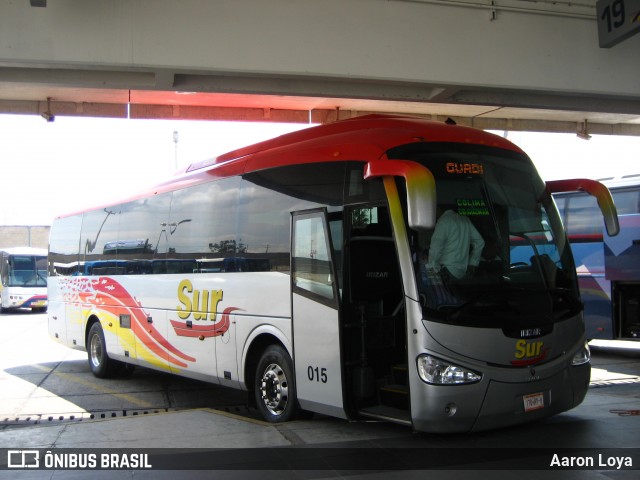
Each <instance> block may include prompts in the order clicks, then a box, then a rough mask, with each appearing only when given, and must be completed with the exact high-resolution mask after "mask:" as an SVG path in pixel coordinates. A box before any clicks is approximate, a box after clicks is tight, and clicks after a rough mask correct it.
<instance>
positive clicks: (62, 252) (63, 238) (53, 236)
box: [49, 215, 82, 276]
mask: <svg viewBox="0 0 640 480" xmlns="http://www.w3.org/2000/svg"><path fill="white" fill-rule="evenodd" d="M81 226H82V216H81V215H76V216H73V217H66V218H60V219H58V220H56V221H55V222H54V223H53V225H52V226H51V233H50V235H49V275H51V276H55V275H75V274H77V272H78V255H79V251H80V250H79V245H80V244H79V239H80V228H81Z"/></svg>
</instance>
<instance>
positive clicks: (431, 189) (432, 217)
mask: <svg viewBox="0 0 640 480" xmlns="http://www.w3.org/2000/svg"><path fill="white" fill-rule="evenodd" d="M387 176H395V177H404V179H405V181H406V184H407V216H408V217H409V219H408V220H409V226H410V227H411V228H413V229H416V230H429V229H432V228H434V226H435V224H436V182H435V180H434V178H433V174H432V173H431V171H430V170H429V169H428V168H426V167H424V166H422V165H420V164H419V163H416V162H412V161H409V160H388V159H386V157H385V158H384V159H383V160H378V161H371V162H369V163H368V164H367V167H366V169H365V173H364V178H365V179H367V178H373V177H387Z"/></svg>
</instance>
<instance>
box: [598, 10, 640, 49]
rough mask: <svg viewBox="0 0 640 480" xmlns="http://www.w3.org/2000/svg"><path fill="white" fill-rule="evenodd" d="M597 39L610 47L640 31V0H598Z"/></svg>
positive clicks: (605, 46)
mask: <svg viewBox="0 0 640 480" xmlns="http://www.w3.org/2000/svg"><path fill="white" fill-rule="evenodd" d="M596 10H597V14H598V40H599V42H600V47H601V48H610V47H613V46H614V45H617V44H618V43H620V42H622V41H623V40H626V39H627V38H629V37H630V36H632V35H634V34H636V33H638V32H640V0H598V3H596Z"/></svg>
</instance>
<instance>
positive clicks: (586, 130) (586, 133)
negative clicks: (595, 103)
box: [576, 118, 591, 140]
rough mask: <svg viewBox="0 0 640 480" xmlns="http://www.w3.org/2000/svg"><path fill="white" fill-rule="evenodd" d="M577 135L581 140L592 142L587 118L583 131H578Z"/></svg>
mask: <svg viewBox="0 0 640 480" xmlns="http://www.w3.org/2000/svg"><path fill="white" fill-rule="evenodd" d="M576 135H577V136H578V138H581V139H582V140H591V135H589V128H588V125H587V119H586V118H585V119H584V123H583V124H582V130H578V132H577V133H576Z"/></svg>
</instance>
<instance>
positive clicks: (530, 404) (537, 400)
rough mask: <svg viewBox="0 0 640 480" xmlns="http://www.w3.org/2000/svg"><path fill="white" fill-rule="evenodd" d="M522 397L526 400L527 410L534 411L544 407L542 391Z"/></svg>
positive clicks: (525, 407)
mask: <svg viewBox="0 0 640 480" xmlns="http://www.w3.org/2000/svg"><path fill="white" fill-rule="evenodd" d="M522 399H523V401H524V411H525V412H532V411H534V410H540V409H541V408H544V395H543V394H542V392H538V393H531V394H529V395H525V396H524V397H522Z"/></svg>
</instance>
